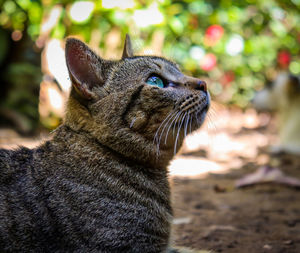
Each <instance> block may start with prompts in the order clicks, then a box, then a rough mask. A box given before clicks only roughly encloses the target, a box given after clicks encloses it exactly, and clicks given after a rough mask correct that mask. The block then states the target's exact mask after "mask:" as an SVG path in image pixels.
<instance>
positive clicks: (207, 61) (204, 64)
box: [200, 53, 217, 71]
mask: <svg viewBox="0 0 300 253" xmlns="http://www.w3.org/2000/svg"><path fill="white" fill-rule="evenodd" d="M216 64H217V57H216V56H215V55H214V54H211V53H209V54H206V55H205V56H204V57H203V58H202V60H201V62H200V67H201V68H202V69H203V70H205V71H210V70H212V69H213V68H214V67H215V66H216Z"/></svg>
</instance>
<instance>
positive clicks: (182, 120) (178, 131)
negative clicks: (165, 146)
mask: <svg viewBox="0 0 300 253" xmlns="http://www.w3.org/2000/svg"><path fill="white" fill-rule="evenodd" d="M186 114H187V112H186V113H185V114H184V115H183V117H182V119H181V121H180V125H179V127H178V130H177V135H176V140H175V145H174V155H176V149H177V142H178V137H179V133H180V129H181V126H182V124H183V122H184V118H185V116H186Z"/></svg>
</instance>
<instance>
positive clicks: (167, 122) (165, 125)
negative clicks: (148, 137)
mask: <svg viewBox="0 0 300 253" xmlns="http://www.w3.org/2000/svg"><path fill="white" fill-rule="evenodd" d="M174 116H176V111H175V112H174V113H173V114H172V116H171V117H170V118H169V119H168V120H167V121H166V122H165V124H164V127H163V128H162V130H161V133H160V136H159V138H158V143H157V145H158V147H159V146H160V141H161V138H162V136H163V133H164V131H165V129H166V127H167V126H168V124H169V122H170V120H172V118H173V117H174Z"/></svg>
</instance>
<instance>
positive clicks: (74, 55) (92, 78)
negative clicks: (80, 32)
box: [66, 38, 104, 100]
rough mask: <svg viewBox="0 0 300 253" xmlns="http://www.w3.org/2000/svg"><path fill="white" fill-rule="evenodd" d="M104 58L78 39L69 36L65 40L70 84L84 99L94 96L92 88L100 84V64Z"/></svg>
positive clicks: (101, 82)
mask: <svg viewBox="0 0 300 253" xmlns="http://www.w3.org/2000/svg"><path fill="white" fill-rule="evenodd" d="M103 62H104V60H103V59H101V58H100V57H99V56H97V55H96V54H95V53H94V52H93V51H92V50H91V49H90V48H89V47H88V46H87V45H86V44H84V43H83V42H81V41H80V40H77V39H74V38H69V39H67V42H66V63H67V67H68V70H69V75H70V78H71V81H72V85H73V86H74V88H75V90H76V91H77V93H79V95H80V96H81V97H82V98H84V99H88V100H89V99H92V98H94V97H95V94H94V92H93V88H94V87H95V86H102V85H103V84H104V78H103V75H102V71H101V66H102V65H103Z"/></svg>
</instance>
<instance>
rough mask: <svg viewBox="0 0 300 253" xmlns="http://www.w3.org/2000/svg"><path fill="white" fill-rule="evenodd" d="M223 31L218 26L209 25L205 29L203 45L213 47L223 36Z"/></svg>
mask: <svg viewBox="0 0 300 253" xmlns="http://www.w3.org/2000/svg"><path fill="white" fill-rule="evenodd" d="M223 34H224V29H223V27H222V26H220V25H211V26H209V27H208V28H207V29H206V32H205V36H204V44H205V45H207V46H214V45H215V44H216V43H217V42H218V41H219V40H220V39H221V38H222V36H223Z"/></svg>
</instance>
